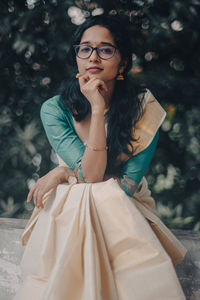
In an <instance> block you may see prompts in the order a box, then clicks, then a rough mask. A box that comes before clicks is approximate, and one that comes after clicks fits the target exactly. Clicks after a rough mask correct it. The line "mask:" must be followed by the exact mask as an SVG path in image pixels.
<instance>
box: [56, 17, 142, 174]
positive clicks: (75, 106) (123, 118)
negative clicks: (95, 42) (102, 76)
mask: <svg viewBox="0 0 200 300" xmlns="http://www.w3.org/2000/svg"><path fill="white" fill-rule="evenodd" d="M94 25H100V26H103V27H105V28H107V29H108V30H109V31H110V33H111V34H112V36H113V38H114V41H115V44H116V47H117V48H118V49H119V52H120V55H121V59H122V61H123V60H126V62H127V64H126V68H125V70H124V72H123V76H124V80H123V81H121V80H120V81H118V80H116V83H115V89H114V93H113V95H112V100H111V105H110V109H109V111H108V113H107V121H108V127H107V145H108V163H107V171H108V170H109V172H110V173H112V172H115V173H116V168H117V169H118V167H119V162H118V161H117V156H118V155H119V154H120V153H121V152H124V153H126V154H127V155H128V156H130V157H131V156H132V154H133V152H134V149H133V147H132V148H131V149H132V150H130V147H129V148H128V145H131V141H133V140H134V137H133V134H132V128H133V127H134V125H135V124H136V122H137V121H138V120H139V118H140V116H141V115H142V100H141V97H140V99H139V97H138V95H139V94H144V92H145V90H144V88H141V87H140V86H139V85H138V84H137V83H135V82H134V80H130V79H129V78H128V72H129V71H130V69H131V67H132V53H133V49H132V46H131V36H130V34H129V26H127V24H126V23H125V22H124V20H123V22H122V20H120V18H119V17H116V16H110V15H98V16H93V17H89V18H88V19H86V21H85V22H84V23H83V24H82V25H80V26H79V27H78V29H77V30H76V32H75V34H74V36H73V40H72V44H71V45H72V46H71V49H70V53H71V57H72V61H73V63H74V65H76V56H75V53H74V51H73V45H77V44H79V43H80V41H81V38H82V35H83V33H84V31H85V30H86V29H88V28H90V27H92V26H94ZM61 99H62V101H63V102H64V104H65V105H66V106H67V107H68V108H69V109H70V111H71V113H72V115H73V117H74V119H75V120H76V121H78V122H80V121H81V120H83V119H84V118H85V117H86V116H87V115H88V113H89V112H90V109H91V107H90V103H89V101H88V100H87V98H86V97H85V96H84V95H83V94H82V93H81V91H80V86H79V81H78V80H77V79H76V78H75V76H74V78H72V79H71V80H68V81H67V82H66V83H65V84H64V85H63V86H62V88H61ZM117 166H118V167H117ZM119 169H121V166H120V167H119Z"/></svg>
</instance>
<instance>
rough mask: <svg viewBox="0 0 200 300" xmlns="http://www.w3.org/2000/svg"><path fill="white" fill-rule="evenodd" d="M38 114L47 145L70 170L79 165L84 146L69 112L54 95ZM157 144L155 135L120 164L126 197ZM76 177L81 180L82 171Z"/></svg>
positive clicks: (135, 186) (131, 192) (146, 166)
mask: <svg viewBox="0 0 200 300" xmlns="http://www.w3.org/2000/svg"><path fill="white" fill-rule="evenodd" d="M40 113H41V114H40V115H41V120H42V123H43V126H44V129H45V132H46V135H47V138H48V140H49V143H50V144H51V146H52V148H53V149H54V151H55V152H56V153H57V154H58V155H59V156H60V157H61V158H62V160H63V161H64V162H65V163H66V164H67V165H68V166H69V167H70V168H71V169H72V170H74V169H75V168H76V167H77V166H78V165H79V164H80V163H81V160H82V157H83V154H84V151H85V146H84V143H83V142H82V141H81V140H80V138H79V137H78V135H77V133H76V130H75V127H74V123H73V120H72V115H71V113H70V110H69V109H68V108H67V107H66V106H64V104H63V102H62V101H61V99H60V96H59V95H57V96H54V97H53V98H51V99H49V100H47V101H45V102H44V103H43V104H42V107H41V112H40ZM157 141H158V132H157V133H156V135H155V137H154V138H153V140H152V142H151V144H150V145H149V146H148V147H147V148H146V149H145V150H143V151H141V152H140V153H138V154H137V155H135V156H132V157H131V158H130V159H128V160H127V162H126V163H125V164H124V167H123V171H122V174H123V175H122V177H121V178H120V181H121V184H122V187H123V189H124V191H125V192H126V193H127V195H129V196H132V195H133V194H134V192H135V190H136V188H137V186H138V184H139V183H140V181H141V179H142V177H143V176H144V174H145V173H146V170H147V168H148V166H149V164H150V162H151V160H152V157H153V154H154V152H155V149H156V145H157ZM80 176H81V177H82V170H81V174H80ZM82 179H83V177H82Z"/></svg>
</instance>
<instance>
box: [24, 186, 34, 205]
mask: <svg viewBox="0 0 200 300" xmlns="http://www.w3.org/2000/svg"><path fill="white" fill-rule="evenodd" d="M35 189H36V184H35V185H34V186H33V187H32V188H31V189H30V191H29V193H28V196H27V198H26V201H27V202H30V201H31V199H32V197H33V194H34V192H35Z"/></svg>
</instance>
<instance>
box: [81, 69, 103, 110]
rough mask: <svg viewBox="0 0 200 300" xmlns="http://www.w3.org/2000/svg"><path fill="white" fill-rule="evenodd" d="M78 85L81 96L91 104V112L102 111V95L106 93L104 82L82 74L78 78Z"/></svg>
mask: <svg viewBox="0 0 200 300" xmlns="http://www.w3.org/2000/svg"><path fill="white" fill-rule="evenodd" d="M79 84H80V90H81V92H82V94H83V95H84V96H85V97H86V98H87V99H88V101H89V102H90V104H91V109H92V112H93V111H96V110H97V111H99V110H100V111H101V110H102V111H104V110H105V106H106V103H105V99H104V95H105V93H107V92H108V89H107V86H106V84H105V82H104V81H103V80H100V79H98V78H96V77H95V76H89V75H87V74H84V75H82V76H80V77H79Z"/></svg>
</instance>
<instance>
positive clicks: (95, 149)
mask: <svg viewBox="0 0 200 300" xmlns="http://www.w3.org/2000/svg"><path fill="white" fill-rule="evenodd" d="M84 145H85V147H87V148H89V149H90V150H93V151H104V150H108V147H107V146H105V147H100V148H97V147H92V146H90V145H88V143H86V142H85V143H84Z"/></svg>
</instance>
